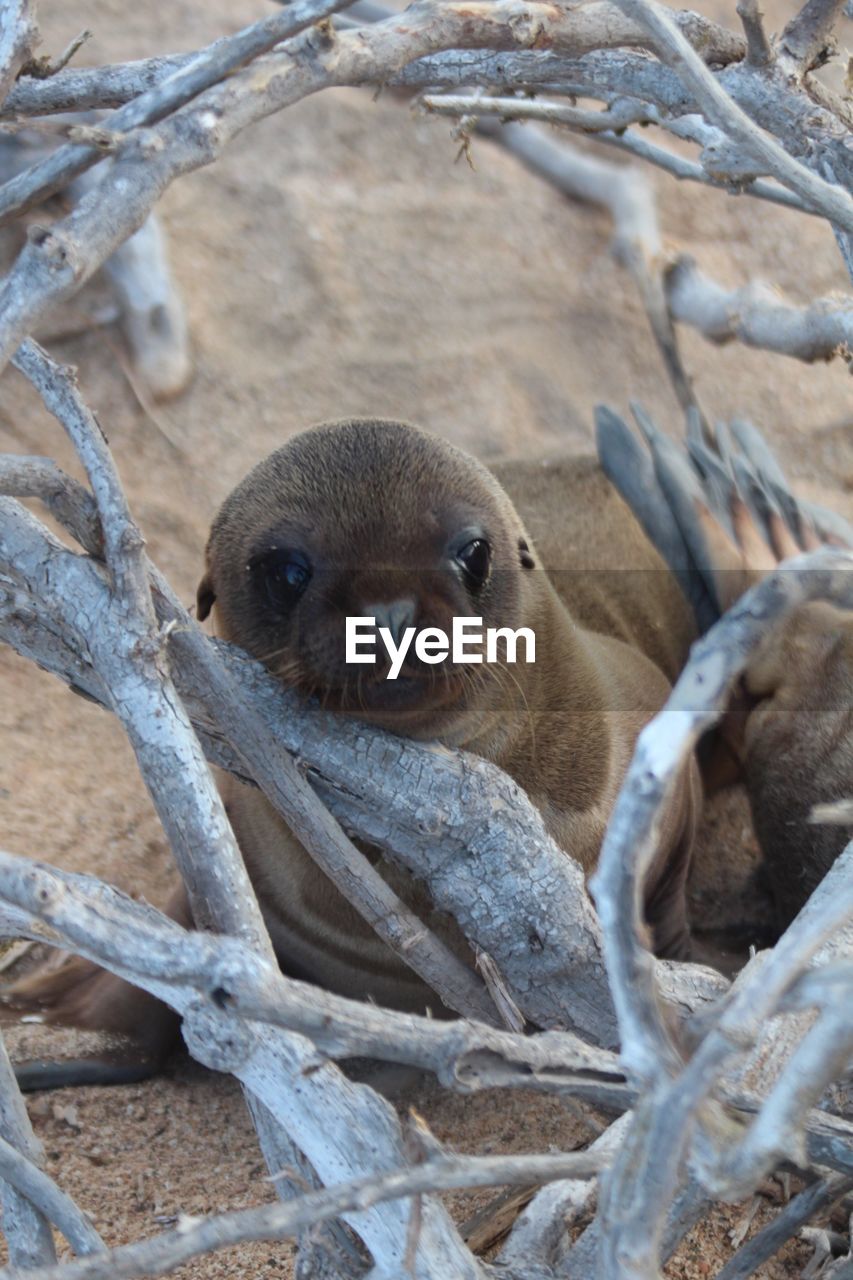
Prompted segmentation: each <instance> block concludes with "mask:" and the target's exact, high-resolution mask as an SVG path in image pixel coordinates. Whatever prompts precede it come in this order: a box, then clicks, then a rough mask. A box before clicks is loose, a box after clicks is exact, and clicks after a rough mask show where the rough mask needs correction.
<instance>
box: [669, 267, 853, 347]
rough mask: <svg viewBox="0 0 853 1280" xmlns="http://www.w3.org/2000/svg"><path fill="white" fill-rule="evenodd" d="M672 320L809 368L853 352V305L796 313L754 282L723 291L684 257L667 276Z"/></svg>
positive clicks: (816, 306)
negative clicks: (776, 353)
mask: <svg viewBox="0 0 853 1280" xmlns="http://www.w3.org/2000/svg"><path fill="white" fill-rule="evenodd" d="M666 294H667V301H668V303H669V308H670V311H671V312H672V316H673V319H675V320H677V321H679V322H681V323H682V324H689V325H691V326H692V327H693V328H694V329H698V330H699V331H700V333H702V334H704V336H705V337H706V338H710V339H711V341H712V342H719V343H724V342H731V341H732V340H733V339H737V341H739V342H743V343H745V345H746V346H749V347H761V348H763V349H764V350H766V351H777V352H779V353H780V354H781V355H786V356H794V357H796V359H798V360H805V361H807V362H810V361H813V360H832V359H833V357H835V356H837V355H841V356H843V357H844V359H845V360H848V361H849V359H850V358H851V352H853V299H850V298H842V297H839V298H835V299H831V298H819V299H818V300H817V301H816V302H813V303H811V304H810V305H809V306H807V307H795V306H792V305H791V304H790V303H788V302H785V301H784V300H783V299H781V298H780V296H779V294H778V293H777V292H775V291H774V290H772V289H769V288H768V287H767V286H766V285H763V284H761V283H759V282H757V281H753V282H751V283H750V284H746V285H743V286H742V287H741V288H739V289H724V288H723V287H722V286H720V285H718V284H716V283H715V281H713V280H709V279H708V277H707V276H705V275H703V274H702V272H701V271H700V270H699V268H698V267H697V265H696V263H695V262H694V261H693V260H692V259H691V258H688V257H681V258H679V259H678V260H677V261H676V262H675V263H674V264H673V265H672V266H671V267H670V268H669V270H668V271H667V273H666Z"/></svg>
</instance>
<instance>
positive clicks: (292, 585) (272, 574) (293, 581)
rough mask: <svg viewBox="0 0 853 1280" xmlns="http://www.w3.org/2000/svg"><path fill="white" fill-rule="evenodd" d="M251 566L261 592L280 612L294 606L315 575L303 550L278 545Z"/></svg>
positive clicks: (268, 602) (253, 579) (259, 557)
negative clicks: (291, 549)
mask: <svg viewBox="0 0 853 1280" xmlns="http://www.w3.org/2000/svg"><path fill="white" fill-rule="evenodd" d="M249 569H250V571H251V574H252V581H253V582H254V583H255V585H256V587H257V589H258V591H260V592H261V593H262V595H263V597H264V599H265V601H266V603H267V604H268V605H269V606H270V608H272V609H275V610H276V611H277V612H283V611H285V610H287V609H292V608H293V606H294V605H295V604H296V603H297V601H298V600H299V598H300V596H301V595H302V593H303V592H304V590H305V588H306V587H307V586H308V583H309V582H310V581H311V576H312V569H311V565H310V563H309V561H308V557H307V556H305V555H303V554H302V552H301V551H289V550H286V549H283V548H277V547H275V548H272V549H271V550H270V551H267V552H264V553H263V554H262V555H259V556H256V557H255V558H254V559H253V560H252V561H251V562H250V564H249Z"/></svg>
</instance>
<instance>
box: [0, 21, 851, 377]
mask: <svg viewBox="0 0 853 1280" xmlns="http://www.w3.org/2000/svg"><path fill="white" fill-rule="evenodd" d="M678 23H679V26H680V27H681V28H682V29H683V30H684V31H685V32H686V33H687V36H688V38H689V39H692V40H694V41H695V42H696V43H697V44H700V45H701V47H702V50H703V55H704V56H705V57H708V58H713V59H716V60H717V61H719V62H730V61H731V59H732V58H733V57H739V56H741V54H742V52H743V42H742V41H741V40H740V38H738V37H733V36H732V35H731V34H730V33H726V32H724V31H722V29H720V28H717V27H715V26H714V24H711V23H708V22H707V21H705V20H703V19H699V18H697V17H696V15H691V14H682V15H680V16H679V19H678ZM673 30H675V31H676V33H678V28H677V27H675V28H673ZM679 38H680V37H679ZM644 40H645V37H644V36H643V35H642V33H641V30H640V28H639V27H638V26H637V24H635V23H633V22H631V21H630V20H626V19H623V18H622V16H621V15H620V14H619V12H618V10H615V9H614V8H613V6H612V5H610V4H607V3H605V2H604V0H591V2H590V3H588V4H586V5H582V6H580V7H579V8H578V9H576V10H572V11H571V12H570V13H566V12H564V11H563V10H562V9H560V8H558V7H557V6H555V5H553V4H521V3H519V0H498V2H497V3H494V4H488V5H486V4H481V3H480V4H473V5H471V4H468V5H456V4H452V3H445V4H442V5H440V6H436V5H434V4H433V3H430V0H422V3H420V4H416V5H414V6H413V7H412V8H411V9H409V10H408V11H407V13H406V15H405V19H401V18H399V17H395V18H393V19H388V20H386V21H385V22H381V23H378V24H377V25H376V26H374V27H372V28H370V29H361V28H359V29H357V30H356V31H344V32H341V33H340V34H335V33H333V31H332V30H331V29H330V28H323V29H322V30H320V29H317V30H315V31H312V32H308V33H304V34H303V35H302V36H299V37H296V38H295V39H294V40H291V41H288V42H287V43H286V44H284V45H282V46H280V48H279V50H277V51H276V52H275V53H274V54H272V55H267V57H266V58H265V59H264V60H263V65H264V75H263V77H260V78H259V77H257V76H255V75H254V72H253V68H252V67H250V68H249V70H248V71H242V72H237V73H236V74H235V75H233V76H232V77H231V78H230V79H229V80H227V81H225V82H223V83H221V84H217V85H215V86H213V87H212V88H209V89H207V90H205V91H204V92H202V93H201V94H199V95H198V97H196V98H195V99H194V100H193V101H192V102H191V103H190V104H189V105H188V106H186V107H183V108H182V109H180V110H179V111H177V112H175V113H174V114H173V115H171V116H169V117H167V118H166V119H165V120H163V121H162V122H161V123H160V124H159V125H156V126H155V127H154V128H153V129H150V130H142V131H140V132H138V133H134V134H133V135H131V136H130V137H129V138H128V141H127V143H126V145H125V146H124V148H123V149H122V150H121V151H120V152H119V154H118V156H117V158H116V161H115V164H114V166H113V168H112V171H111V172H110V173H108V174H105V175H104V177H103V179H102V181H101V183H100V184H99V186H98V187H97V195H98V199H97V201H95V200H94V199H93V197H94V194H95V193H94V192H93V193H92V194H91V195H90V196H89V197H87V198H85V199H84V200H83V201H82V202H81V204H80V206H79V207H78V208H77V209H76V210H75V211H74V212H73V213H72V214H71V215H70V216H69V217H68V218H65V219H63V220H62V221H61V222H59V223H57V224H55V225H54V226H53V227H52V228H51V229H50V230H49V231H43V230H42V231H39V232H37V233H36V234H35V235H34V236H33V238H31V240H30V243H29V245H28V246H27V247H26V248H25V249H24V250H23V252H22V254H21V256H20V257H19V259H18V261H17V263H16V265H15V266H14V267H13V268H12V271H11V272H10V273H9V275H8V276H7V278H6V281H5V284H4V286H3V288H2V290H0V312H2V315H3V323H2V324H0V363H3V362H5V361H6V360H8V358H9V357H10V356H11V354H12V352H13V351H14V349H15V347H16V346H17V344H18V342H19V341H20V340H21V338H23V337H24V336H25V334H26V333H27V332H29V331H31V330H32V328H33V326H34V325H35V324H36V323H37V322H38V320H39V319H40V317H41V316H43V315H44V313H45V312H46V311H47V310H48V309H49V307H50V306H51V305H52V304H53V303H55V302H56V301H57V300H58V299H60V298H62V297H65V296H67V295H68V294H69V293H71V292H73V291H74V290H75V289H76V288H79V286H80V285H81V284H82V283H83V281H85V280H86V279H88V277H89V276H90V275H91V274H92V272H93V271H94V270H96V269H97V267H98V266H99V265H100V264H101V263H102V262H103V261H104V260H105V259H106V258H107V257H109V255H110V254H111V253H112V252H113V251H114V249H115V248H116V247H117V245H118V244H119V243H120V242H121V241H122V240H123V239H126V238H127V236H128V235H129V234H131V233H132V232H133V231H134V230H136V228H137V227H138V226H140V225H141V223H142V221H143V220H144V218H145V216H146V215H147V213H148V212H149V211H150V209H151V207H152V206H153V204H154V202H155V201H156V199H157V198H158V197H159V196H160V195H161V194H162V191H163V190H164V189H165V187H166V186H167V185H168V184H169V182H171V181H172V180H173V179H174V178H175V177H177V176H178V175H179V174H181V173H184V172H187V171H188V170H190V169H193V168H197V167H199V165H202V164H206V163H210V162H211V161H212V160H213V159H214V158H215V157H216V155H218V153H219V151H220V150H221V148H222V147H223V146H224V145H225V144H226V142H227V141H229V140H230V139H231V138H232V137H234V136H235V135H236V134H237V133H238V132H239V131H240V130H241V129H243V128H245V127H246V126H247V125H249V124H251V123H253V122H254V121H256V120H259V119H261V118H262V117H263V116H265V115H269V114H270V113H272V112H274V111H277V110H281V109H282V108H283V107H285V106H287V105H289V104H290V103H292V102H294V101H296V100H297V99H299V98H301V97H304V96H306V95H307V94H309V93H313V92H316V91H317V90H318V89H320V88H323V87H327V86H329V85H333V84H365V83H376V82H379V83H386V82H388V81H389V80H391V79H392V78H393V77H394V75H395V73H396V72H398V71H399V70H400V69H401V68H402V67H404V66H405V65H406V64H408V63H410V62H413V61H415V60H417V59H422V58H426V57H427V56H428V55H430V54H432V53H434V52H436V51H442V50H447V49H453V50H454V51H457V50H459V49H463V48H481V47H493V48H499V49H506V50H509V51H512V50H518V49H521V50H523V49H527V48H534V49H535V48H536V47H546V46H548V47H553V48H555V49H558V50H560V51H561V53H565V52H569V53H573V54H579V55H582V54H584V53H586V52H587V51H588V50H591V49H594V50H600V49H602V48H603V49H605V50H606V49H610V48H616V47H618V46H619V45H621V44H626V43H628V44H633V45H636V44H638V43H639V44H642V43H644ZM686 47H687V48H688V49H689V48H690V46H689V45H687V46H686ZM634 56H635V59H636V58H637V57H639V55H634ZM622 61H623V63H624V58H623V59H622ZM253 65H254V64H253ZM702 65H704V64H702ZM178 74H183V73H182V72H179V73H178ZM709 74H710V73H709ZM712 81H713V77H712ZM677 92H678V94H679V95H680V98H681V99H682V100H683V98H684V94H683V91H681V90H678V91H677ZM723 96H725V95H723ZM791 163H792V164H793V165H794V169H796V172H797V174H798V175H800V176H802V175H801V174H800V171H801V170H802V166H800V165H797V164H796V163H795V162H791ZM790 172H791V171H790V169H789V176H790ZM802 174H805V177H804V178H803V182H810V183H811V184H812V186H811V188H810V190H812V194H814V191H815V190H818V191H819V192H820V193H822V194H823V196H824V197H825V200H824V203H826V201H829V204H831V203H832V201H831V198H830V197H829V196H827V195H826V191H829V192H832V191H834V190H836V189H834V188H831V187H830V186H829V184H826V183H823V184H822V186H821V185H820V183H821V180H820V179H817V178H814V176H813V175H810V174H808V173H807V172H806V171H805V170H802ZM815 183H818V184H819V186H818V188H814V184H815ZM824 188H825V189H826V191H824ZM129 192H132V196H131V197H130V198H129V196H128V193H129ZM836 194H837V196H838V199H837V200H836V202H835V205H838V203H839V200H842V197H843V193H840V192H837V191H836ZM843 198H846V197H843ZM842 202H843V201H842ZM813 203H816V207H819V208H823V207H824V206H823V204H821V203H820V201H813ZM827 207H829V206H828V205H827ZM851 207H853V205H851ZM833 208H835V212H836V213H837V214H838V216H837V218H836V220H837V221H838V222H839V224H840V225H841V226H842V227H843V226H845V219H844V214H843V210H841V209H840V207H839V208H836V207H835V206H833ZM851 225H853V220H851Z"/></svg>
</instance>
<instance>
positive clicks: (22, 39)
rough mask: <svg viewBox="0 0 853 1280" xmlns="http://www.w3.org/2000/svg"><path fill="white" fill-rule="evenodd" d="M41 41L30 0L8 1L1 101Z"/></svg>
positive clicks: (1, 18) (0, 53) (1, 29)
mask: <svg viewBox="0 0 853 1280" xmlns="http://www.w3.org/2000/svg"><path fill="white" fill-rule="evenodd" d="M37 43H38V31H37V29H36V25H35V20H34V18H33V16H32V14H31V13H30V3H29V0H6V2H5V3H4V4H3V6H2V11H0V103H2V102H4V101H5V99H6V98H7V97H8V94H9V90H10V89H11V88H12V85H13V84H14V83H15V77H16V76H17V74H18V72H19V71H20V69H21V67H22V66H23V65H24V63H25V62H26V61H27V59H28V58H29V56H30V54H31V53H32V51H33V49H34V47H35V45H36V44H37Z"/></svg>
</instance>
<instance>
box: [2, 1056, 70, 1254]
mask: <svg viewBox="0 0 853 1280" xmlns="http://www.w3.org/2000/svg"><path fill="white" fill-rule="evenodd" d="M0 1134H2V1136H3V1138H4V1139H5V1141H6V1142H8V1143H9V1144H10V1145H11V1146H12V1147H13V1148H14V1149H15V1150H16V1151H18V1152H19V1153H20V1154H21V1155H22V1156H23V1157H24V1158H26V1159H27V1160H29V1161H30V1162H31V1163H32V1164H33V1166H34V1167H36V1168H38V1167H39V1166H40V1165H41V1162H42V1158H43V1152H42V1148H41V1143H40V1142H39V1141H38V1139H37V1138H36V1136H35V1134H34V1133H33V1128H32V1125H31V1124H30V1117H29V1116H28V1115H27V1108H26V1107H25V1106H24V1100H23V1098H22V1097H21V1094H20V1092H19V1090H18V1085H17V1083H16V1081H15V1075H14V1072H13V1071H12V1066H11V1063H10V1062H9V1055H8V1054H7V1052H6V1045H5V1044H4V1042H3V1039H2V1037H0ZM0 1199H2V1205H3V1234H4V1236H5V1237H6V1242H7V1244H8V1246H9V1258H10V1260H11V1261H12V1262H13V1263H14V1264H15V1265H16V1266H20V1267H44V1266H49V1265H50V1263H52V1262H55V1261H56V1250H55V1249H54V1244H53V1233H52V1232H51V1229H50V1224H49V1222H48V1220H47V1218H46V1217H45V1216H44V1214H43V1213H42V1212H41V1211H40V1210H39V1209H38V1208H37V1207H36V1206H35V1205H34V1204H33V1203H32V1202H31V1201H30V1199H29V1197H28V1196H27V1195H26V1194H23V1193H22V1192H20V1191H18V1190H17V1189H16V1188H15V1187H14V1186H12V1185H11V1183H10V1182H8V1181H5V1180H4V1181H3V1182H0Z"/></svg>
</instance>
